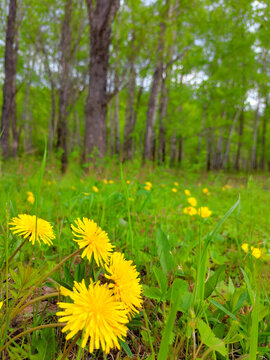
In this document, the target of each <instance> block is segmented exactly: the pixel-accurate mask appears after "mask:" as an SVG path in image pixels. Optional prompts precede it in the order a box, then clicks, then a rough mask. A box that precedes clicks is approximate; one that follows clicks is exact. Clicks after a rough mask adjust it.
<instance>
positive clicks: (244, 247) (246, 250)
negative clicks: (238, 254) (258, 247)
mask: <svg viewBox="0 0 270 360" xmlns="http://www.w3.org/2000/svg"><path fill="white" fill-rule="evenodd" d="M241 248H242V249H243V250H244V252H248V244H247V243H244V244H242V245H241Z"/></svg>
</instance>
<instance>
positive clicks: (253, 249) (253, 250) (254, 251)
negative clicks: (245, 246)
mask: <svg viewBox="0 0 270 360" xmlns="http://www.w3.org/2000/svg"><path fill="white" fill-rule="evenodd" d="M251 253H252V255H253V256H254V257H255V258H256V259H259V258H260V257H261V256H262V251H261V249H259V248H256V247H253V246H251Z"/></svg>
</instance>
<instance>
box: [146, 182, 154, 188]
mask: <svg viewBox="0 0 270 360" xmlns="http://www.w3.org/2000/svg"><path fill="white" fill-rule="evenodd" d="M145 185H146V186H149V187H152V186H153V185H152V183H150V181H146V182H145Z"/></svg>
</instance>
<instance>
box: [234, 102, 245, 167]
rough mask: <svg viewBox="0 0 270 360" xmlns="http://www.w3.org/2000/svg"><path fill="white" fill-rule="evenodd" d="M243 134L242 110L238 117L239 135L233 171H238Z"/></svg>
mask: <svg viewBox="0 0 270 360" xmlns="http://www.w3.org/2000/svg"><path fill="white" fill-rule="evenodd" d="M243 133H244V109H242V111H241V114H240V117H239V135H238V145H237V153H236V157H235V163H234V169H235V170H237V171H238V170H239V169H240V157H241V149H242V138H243Z"/></svg>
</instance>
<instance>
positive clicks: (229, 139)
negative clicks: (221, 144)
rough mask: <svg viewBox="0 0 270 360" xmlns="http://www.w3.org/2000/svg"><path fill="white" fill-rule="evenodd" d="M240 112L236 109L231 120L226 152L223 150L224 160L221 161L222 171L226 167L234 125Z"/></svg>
mask: <svg viewBox="0 0 270 360" xmlns="http://www.w3.org/2000/svg"><path fill="white" fill-rule="evenodd" d="M240 111H241V109H238V110H237V112H236V114H235V117H234V119H233V122H232V125H231V128H230V133H229V137H228V141H227V145H226V150H225V154H224V158H223V161H222V169H225V167H226V165H227V163H228V160H229V153H230V147H231V140H232V136H233V132H234V128H235V125H236V123H237V120H238V117H239V115H240Z"/></svg>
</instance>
